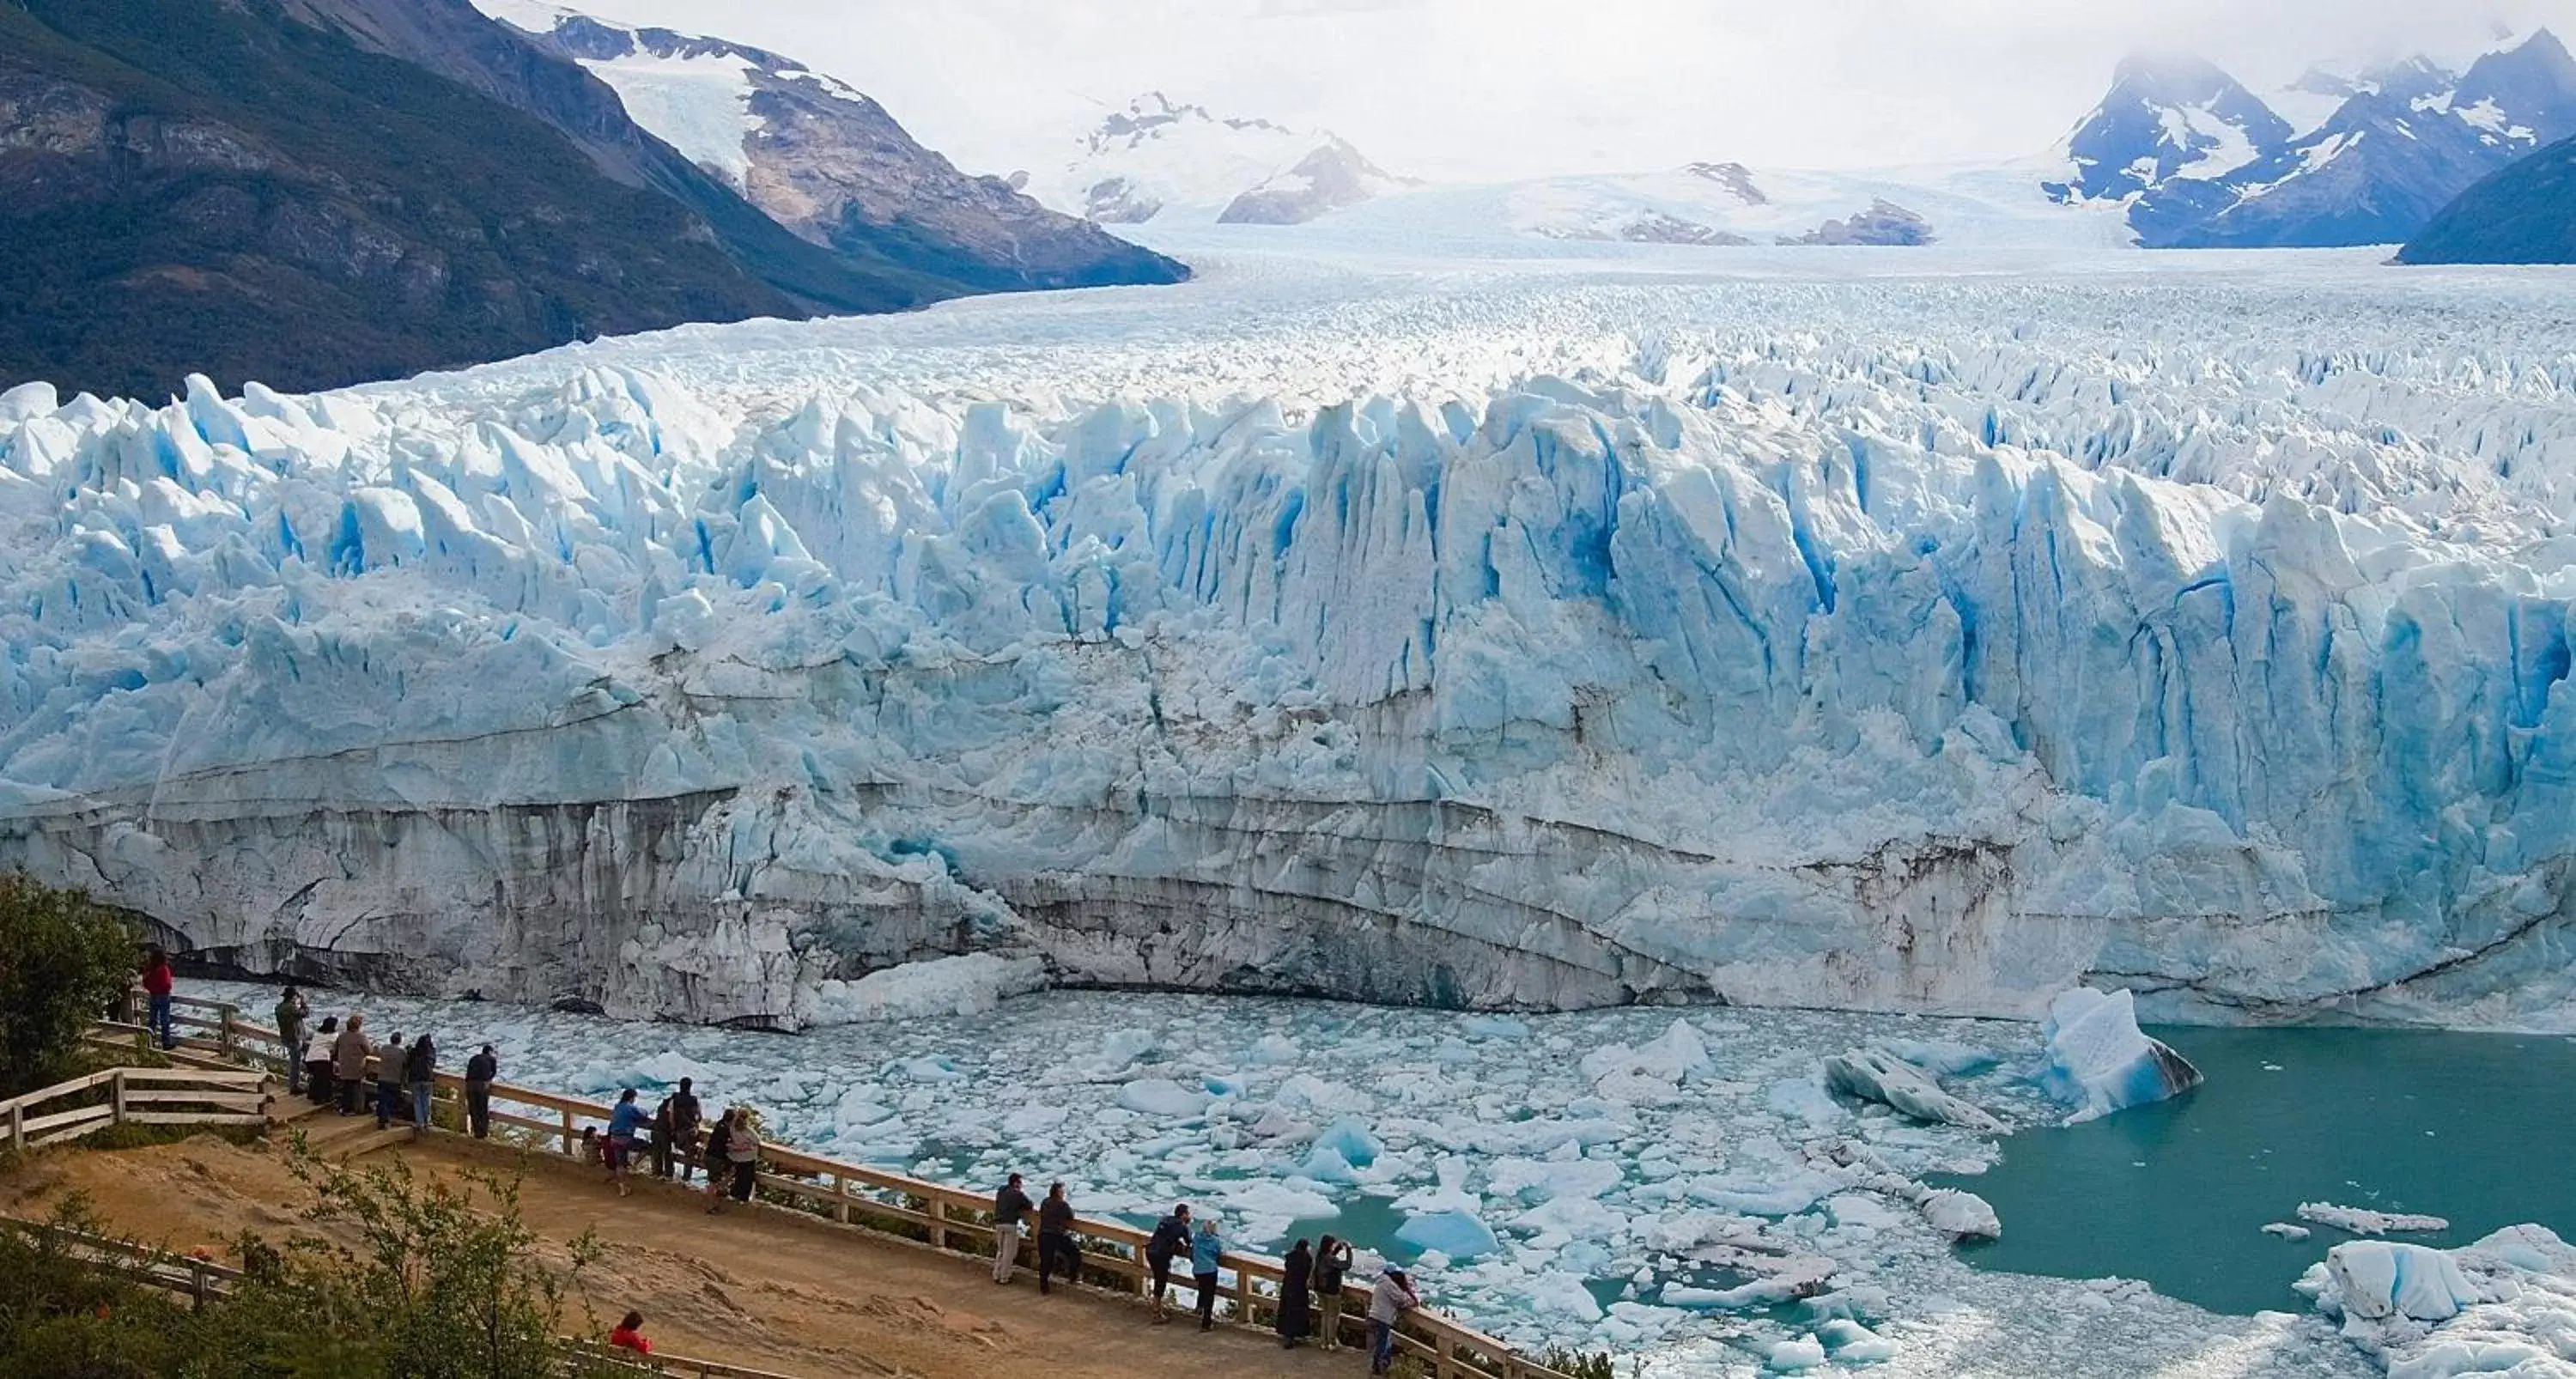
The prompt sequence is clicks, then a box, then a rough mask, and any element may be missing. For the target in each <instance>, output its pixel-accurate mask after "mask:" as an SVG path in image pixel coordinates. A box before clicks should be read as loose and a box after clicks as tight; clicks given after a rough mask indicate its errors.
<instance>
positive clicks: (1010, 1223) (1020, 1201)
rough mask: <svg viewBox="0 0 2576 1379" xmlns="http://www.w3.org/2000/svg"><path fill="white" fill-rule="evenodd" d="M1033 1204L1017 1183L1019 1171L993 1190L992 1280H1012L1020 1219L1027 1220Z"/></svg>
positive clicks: (1018, 1182) (1016, 1254)
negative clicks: (996, 1190) (999, 1188)
mask: <svg viewBox="0 0 2576 1379" xmlns="http://www.w3.org/2000/svg"><path fill="white" fill-rule="evenodd" d="M1035 1205H1036V1204H1035V1203H1033V1202H1031V1201H1030V1200H1029V1194H1028V1193H1027V1192H1026V1191H1025V1190H1023V1189H1022V1188H1021V1187H1020V1175H1018V1174H1016V1173H1014V1174H1012V1175H1011V1181H1009V1182H1007V1183H1004V1184H1002V1187H1001V1190H1000V1191H998V1192H996V1193H994V1194H993V1281H994V1282H995V1283H1008V1282H1010V1281H1011V1270H1012V1269H1013V1268H1015V1267H1017V1266H1018V1264H1019V1262H1020V1231H1021V1228H1022V1225H1023V1223H1025V1222H1026V1221H1027V1220H1028V1216H1029V1210H1030V1208H1032V1207H1033V1206H1035Z"/></svg>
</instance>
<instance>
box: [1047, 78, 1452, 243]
mask: <svg viewBox="0 0 2576 1379" xmlns="http://www.w3.org/2000/svg"><path fill="white" fill-rule="evenodd" d="M1405 185H1407V184H1406V183H1405V182H1404V181H1403V179H1401V178H1397V177H1394V176H1392V175H1390V174H1388V173H1387V172H1386V171H1384V170H1383V169H1381V168H1379V167H1378V166H1377V165H1376V164H1374V163H1372V162H1370V161H1369V160H1368V159H1367V157H1365V156H1364V155H1362V154H1361V153H1360V151H1359V150H1358V149H1356V148H1354V147H1352V146H1351V145H1350V144H1349V143H1348V142H1347V141H1345V140H1343V139H1342V138H1340V137H1339V136H1337V135H1334V134H1332V133H1329V132H1326V131H1319V130H1318V131H1309V130H1297V129H1291V128H1289V127H1288V126H1286V125H1280V124H1274V123H1272V122H1270V121H1268V120H1259V119H1241V118H1234V117H1227V116H1219V115H1216V114H1213V113H1211V112H1210V111H1209V110H1208V109H1207V107H1205V106H1201V105H1188V104H1176V103H1174V102H1173V101H1172V99H1171V98H1170V97H1168V96H1165V95H1164V94H1163V93H1162V92H1160V91H1152V92H1147V93H1146V94H1144V95H1142V96H1138V97H1137V98H1136V99H1134V100H1132V101H1130V102H1128V103H1127V105H1126V106H1125V108H1123V109H1120V110H1116V111H1112V112H1111V113H1110V114H1109V115H1108V116H1107V117H1106V118H1105V119H1103V120H1102V121H1101V122H1100V123H1099V124H1098V125H1096V126H1094V127H1093V128H1092V129H1091V130H1090V131H1089V132H1087V133H1086V134H1084V135H1083V137H1082V139H1081V140H1080V143H1079V152H1078V154H1077V156H1076V157H1075V158H1074V159H1073V161H1072V162H1071V163H1069V164H1067V165H1066V166H1065V167H1063V168H1061V169H1059V170H1057V171H1055V172H1052V173H1048V174H1043V175H1041V176H1039V177H1038V178H1035V179H1033V182H1032V187H1033V189H1034V190H1035V191H1036V192H1037V194H1038V196H1039V198H1040V199H1041V200H1044V201H1046V202H1047V203H1048V204H1049V205H1052V206H1055V207H1057V208H1058V209H1060V210H1064V211H1067V212H1070V213H1072V214H1075V215H1080V216H1083V217H1085V218H1087V219H1090V220H1095V221H1099V222H1100V223H1102V224H1107V225H1141V224H1143V223H1145V222H1147V221H1150V220H1164V221H1166V222H1170V221H1177V220H1197V221H1202V222H1205V221H1214V222H1217V223H1221V224H1260V225H1295V224H1303V223H1304V222H1306V221H1309V220H1312V219H1314V218H1315V217H1317V216H1320V215H1324V214H1327V213H1329V212H1332V211H1337V210H1342V209H1345V208H1347V207H1350V206H1356V205H1358V204H1360V203H1361V202H1364V201H1368V200H1371V199H1373V198H1375V197H1378V196H1383V195H1385V194H1387V193H1389V192H1392V191H1396V190H1399V189H1401V188H1402V187H1404V186H1405Z"/></svg>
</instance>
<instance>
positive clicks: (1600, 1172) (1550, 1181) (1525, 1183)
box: [1485, 1159, 1627, 1202]
mask: <svg viewBox="0 0 2576 1379" xmlns="http://www.w3.org/2000/svg"><path fill="white" fill-rule="evenodd" d="M1626 1176H1627V1174H1626V1171H1625V1170H1623V1169H1622V1168H1621V1167H1620V1166H1619V1164H1618V1163H1617V1161H1615V1160H1611V1159H1497V1160H1495V1161H1494V1165H1493V1167H1492V1168H1490V1169H1488V1170H1487V1176H1486V1180H1485V1183H1486V1186H1487V1187H1488V1188H1489V1189H1491V1190H1492V1191H1495V1192H1501V1193H1514V1194H1519V1195H1522V1196H1535V1197H1537V1198H1538V1200H1540V1201H1543V1202H1544V1201H1549V1200H1552V1199H1555V1198H1559V1197H1598V1196H1600V1195H1601V1194H1603V1193H1605V1192H1608V1191H1609V1190H1610V1189H1612V1188H1614V1187H1617V1186H1619V1184H1620V1182H1621V1180H1623V1179H1624V1178H1625V1177H1626Z"/></svg>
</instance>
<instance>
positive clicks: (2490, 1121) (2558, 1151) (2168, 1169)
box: [1942, 1028, 2576, 1315]
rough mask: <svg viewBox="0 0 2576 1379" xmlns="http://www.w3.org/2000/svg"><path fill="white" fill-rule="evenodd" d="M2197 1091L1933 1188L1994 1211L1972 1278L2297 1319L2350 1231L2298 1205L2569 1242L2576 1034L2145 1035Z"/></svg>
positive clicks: (2055, 1136) (2470, 1235) (2023, 1135)
mask: <svg viewBox="0 0 2576 1379" xmlns="http://www.w3.org/2000/svg"><path fill="white" fill-rule="evenodd" d="M2151 1033H2153V1034H2154V1035H2155V1036H2156V1037H2157V1038H2159V1039H2162V1040H2164V1041H2165V1042H2166V1043H2168V1044H2171V1045H2172V1046H2173V1047H2174V1048H2176V1049H2177V1050H2180V1051H2181V1053H2182V1054H2183V1056H2184V1057H2186V1058H2189V1059H2190V1060H2191V1061H2192V1062H2193V1063H2194V1064H2196V1065H2197V1066H2198V1067H2199V1068H2200V1070H2201V1072H2202V1074H2203V1075H2204V1076H2205V1077H2206V1079H2207V1081H2205V1082H2204V1083H2203V1084H2202V1085H2201V1086H2200V1087H2198V1088H2197V1089H2195V1090H2193V1091H2191V1092H2189V1093H2187V1094H2185V1095H2183V1096H2181V1097H2178V1098H2176V1099H2174V1100H2172V1101H2168V1102H2163V1103H2159V1104H2157V1105H2154V1106H2142V1107H2133V1108H2131V1109H2129V1110H2127V1111H2123V1112H2120V1113H2119V1114H2117V1115H2113V1116H2107V1117H2105V1118H2103V1119H2101V1120H2097V1121H2092V1122H2089V1123H2087V1124H2083V1125H2076V1126H2066V1127H2046V1128H2032V1129H2027V1130H2023V1131H2022V1132H2020V1133H2018V1134H2015V1135H2013V1136H2011V1137H2009V1138H2008V1139H2006V1140H2005V1141H2004V1142H2003V1161H2002V1163H2000V1164H1998V1165H1997V1166H1996V1167H1995V1168H1993V1169H1991V1170H1990V1171H1988V1172H1986V1173H1984V1174H1982V1175H1979V1176H1974V1177H1964V1178H1950V1179H1944V1180H1942V1181H1944V1182H1946V1183H1948V1184H1950V1185H1953V1186H1957V1187H1963V1188H1966V1189H1967V1190H1969V1191H1971V1192H1974V1193H1977V1194H1978V1195H1980V1196H1982V1197H1984V1198H1985V1199H1986V1200H1987V1201H1989V1202H1992V1203H1993V1204H1994V1207H1995V1211H1996V1214H1997V1215H1998V1216H2000V1217H2001V1218H2002V1221H2003V1238H2002V1239H2001V1240H1997V1241H1992V1242H1987V1243H1982V1244H1976V1245H1970V1246H1964V1247H1962V1250H1961V1253H1962V1256H1963V1257H1964V1258H1965V1259H1966V1260H1967V1261H1968V1262H1969V1263H1970V1264H1971V1265H1973V1266H1974V1267H1977V1268H1983V1269H1995V1270H2003V1271H2009V1272H2015V1273H2030V1274H2050V1275H2055V1276H2058V1277H2062V1278H2102V1277H2108V1276H2117V1277H2121V1278H2134V1279H2142V1280H2144V1281H2146V1282H2147V1283H2148V1284H2150V1285H2152V1286H2153V1287H2154V1288H2155V1289H2156V1290H2157V1291H2158V1292H2160V1293H2163V1294H2165V1295H2167V1296H2169V1297H2174V1298H2180V1299H2182V1300H2184V1301H2186V1302H2190V1303H2194V1304H2196V1305H2198V1306H2201V1307H2205V1308H2208V1309H2210V1310H2212V1311H2216V1312H2228V1313H2236V1314H2240V1315H2242V1314H2250V1313H2253V1312H2257V1311H2262V1310H2265V1309H2272V1310H2303V1309H2304V1308H2306V1306H2307V1305H2308V1304H2307V1301H2306V1299H2304V1298H2302V1297H2301V1296H2299V1295H2298V1294H2297V1293H2296V1292H2293V1291H2292V1290H2291V1287H2290V1285H2291V1283H2292V1282H2293V1281H2294V1280H2296V1279H2297V1278H2298V1276H2299V1274H2300V1272H2301V1271H2303V1270H2304V1269H2306V1268H2307V1266H2308V1265H2309V1264H2311V1263H2314V1262H2315V1261H2317V1260H2320V1259H2323V1258H2324V1257H2325V1252H2326V1250H2327V1249H2328V1248H2329V1247H2330V1246H2332V1245H2334V1244H2336V1243H2339V1242H2341V1241H2343V1240H2347V1239H2350V1238H2351V1237H2349V1236H2346V1235H2344V1234H2343V1233H2341V1232H2339V1231H2334V1230H2329V1229H2327V1228H2325V1227H2322V1226H2316V1227H2312V1228H2311V1229H2312V1230H2313V1232H2314V1234H2312V1235H2311V1236H2310V1237H2309V1238H2308V1239H2306V1240H2302V1241H2287V1240H2281V1239H2278V1238H2275V1237H2273V1236H2269V1235H2265V1234H2264V1233H2263V1231H2262V1227H2263V1225H2264V1223H2266V1222H2271V1221H2281V1222H2290V1223H2294V1224H2304V1223H2299V1222H2298V1218H2297V1216H2296V1214H2295V1213H2296V1212H2297V1210H2298V1206H2299V1204H2300V1203H2301V1202H2330V1203H2334V1204H2336V1205H2338V1206H2347V1207H2367V1208H2372V1209H2375V1210H2379V1211H2407V1212H2421V1213H2424V1214H2427V1215H2432V1216H2439V1217H2444V1218H2446V1219H2448V1220H2449V1221H2450V1223H2451V1229H2449V1230H2448V1231H2444V1232H2440V1233H2437V1234H2424V1235H2400V1236H2392V1237H2389V1238H2391V1239H2397V1240H2413V1241H2419V1242H2421V1243H2424V1244H2431V1245H2444V1246H2449V1245H2461V1244H2466V1243H2468V1242H2470V1241H2473V1240H2475V1239H2477V1238H2478V1237H2479V1236H2482V1235H2484V1234H2486V1233H2487V1232H2489V1231H2491V1230H2495V1229H2496V1228H2498V1227H2501V1226H2509V1225H2513V1224H2516V1223H2518V1222H2524V1221H2534V1222H2538V1223H2540V1224H2541V1225H2544V1226H2547V1227H2549V1228H2550V1229H2552V1230H2555V1231H2557V1232H2558V1233H2559V1234H2560V1235H2562V1236H2566V1237H2569V1238H2571V1239H2576V1039H2567V1038H2561V1037H2555V1036H2522V1035H2494V1034H2451V1033H2439V1032H2427V1031H2413V1030H2370V1029H2173V1028H2162V1029H2156V1030H2153V1031H2151Z"/></svg>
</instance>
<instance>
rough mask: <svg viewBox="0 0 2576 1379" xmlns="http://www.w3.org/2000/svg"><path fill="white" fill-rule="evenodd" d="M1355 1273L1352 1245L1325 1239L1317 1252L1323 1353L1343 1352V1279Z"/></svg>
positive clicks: (1317, 1308)
mask: <svg viewBox="0 0 2576 1379" xmlns="http://www.w3.org/2000/svg"><path fill="white" fill-rule="evenodd" d="M1350 1269H1351V1242H1349V1241H1347V1240H1342V1239H1339V1238H1337V1237H1334V1236H1329V1235H1328V1236H1325V1237H1324V1243H1323V1245H1322V1246H1321V1247H1320V1248H1318V1249H1317V1250H1316V1251H1315V1311H1316V1314H1317V1315H1316V1318H1315V1331H1316V1334H1318V1335H1320V1336H1322V1337H1323V1338H1324V1339H1323V1341H1322V1343H1321V1345H1320V1346H1319V1348H1320V1349H1323V1350H1339V1349H1341V1348H1342V1279H1343V1276H1344V1275H1346V1274H1348V1273H1349V1272H1350Z"/></svg>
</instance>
